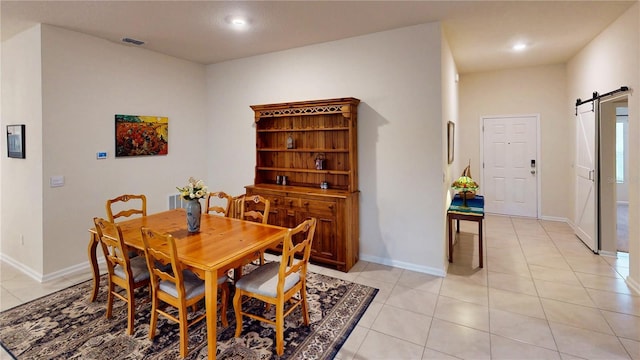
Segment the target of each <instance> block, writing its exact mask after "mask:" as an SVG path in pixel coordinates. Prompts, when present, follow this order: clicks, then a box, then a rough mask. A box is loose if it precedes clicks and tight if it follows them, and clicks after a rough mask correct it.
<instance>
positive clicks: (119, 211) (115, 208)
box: [105, 194, 147, 258]
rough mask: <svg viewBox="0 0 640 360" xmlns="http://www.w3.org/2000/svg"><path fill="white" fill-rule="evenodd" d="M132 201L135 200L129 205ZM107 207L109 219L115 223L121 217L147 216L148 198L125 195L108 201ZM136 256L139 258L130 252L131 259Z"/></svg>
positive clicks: (133, 252)
mask: <svg viewBox="0 0 640 360" xmlns="http://www.w3.org/2000/svg"><path fill="white" fill-rule="evenodd" d="M130 200H133V201H132V203H129V201H130ZM136 202H137V203H138V204H139V206H138V207H134V206H135V205H134V204H135V203H136ZM128 206H130V208H128V209H126V207H128ZM105 207H106V209H107V219H109V221H111V222H115V221H116V219H117V218H120V217H129V216H133V215H142V216H147V197H146V196H145V195H131V194H124V195H120V196H118V197H116V198H114V199H109V200H107V204H106V206H105ZM114 212H115V214H114ZM136 256H138V252H137V251H135V250H129V257H131V258H133V257H136Z"/></svg>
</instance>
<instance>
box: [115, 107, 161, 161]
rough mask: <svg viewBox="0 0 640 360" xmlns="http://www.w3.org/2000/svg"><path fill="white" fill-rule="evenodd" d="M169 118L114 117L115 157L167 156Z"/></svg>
mask: <svg viewBox="0 0 640 360" xmlns="http://www.w3.org/2000/svg"><path fill="white" fill-rule="evenodd" d="M168 152H169V118H167V117H161V116H140V115H116V157H123V156H145V155H167V153H168Z"/></svg>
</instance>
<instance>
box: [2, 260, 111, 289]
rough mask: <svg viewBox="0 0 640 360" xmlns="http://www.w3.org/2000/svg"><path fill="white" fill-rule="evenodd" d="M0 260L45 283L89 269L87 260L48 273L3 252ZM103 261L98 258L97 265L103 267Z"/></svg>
mask: <svg viewBox="0 0 640 360" xmlns="http://www.w3.org/2000/svg"><path fill="white" fill-rule="evenodd" d="M0 261H3V262H5V263H7V264H9V265H11V266H12V267H13V268H15V269H16V270H18V271H20V272H22V273H23V274H25V275H27V276H29V277H30V278H32V279H33V280H35V281H37V282H39V283H46V282H49V281H53V280H58V279H60V278H63V277H65V276H74V275H77V274H82V273H86V272H88V271H90V270H91V266H90V265H89V262H88V261H86V262H82V263H80V264H76V265H73V266H70V267H67V268H64V269H61V270H58V271H54V272H52V273H50V274H46V275H43V274H41V273H39V272H37V271H35V270H33V269H32V268H30V267H28V266H27V265H25V264H23V263H21V262H20V261H17V260H16V259H14V258H12V257H10V256H7V255H5V254H0ZM105 262H106V260H105V259H104V258H98V266H99V267H100V268H103V267H104V266H103V265H104V264H105Z"/></svg>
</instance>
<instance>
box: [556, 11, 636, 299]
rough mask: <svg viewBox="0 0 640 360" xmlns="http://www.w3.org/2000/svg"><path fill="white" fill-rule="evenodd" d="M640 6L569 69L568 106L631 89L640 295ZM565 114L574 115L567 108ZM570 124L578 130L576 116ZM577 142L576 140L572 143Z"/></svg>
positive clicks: (632, 237) (632, 235)
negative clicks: (623, 87) (627, 88)
mask: <svg viewBox="0 0 640 360" xmlns="http://www.w3.org/2000/svg"><path fill="white" fill-rule="evenodd" d="M638 64H640V4H638V3H636V4H635V5H633V6H632V7H631V8H630V9H629V10H628V11H627V12H625V13H624V14H623V15H622V16H621V17H620V18H619V19H617V20H616V21H615V22H614V23H613V24H611V25H610V26H609V27H608V28H607V29H606V30H605V31H603V32H602V33H601V34H600V35H598V36H597V37H596V38H595V39H594V40H592V41H591V42H590V43H589V45H588V46H586V47H585V48H584V49H583V50H582V51H580V53H578V54H577V55H576V56H574V57H573V58H572V59H571V60H570V61H569V63H568V65H567V83H568V98H569V99H568V103H569V102H571V101H573V102H574V103H575V99H576V98H582V99H588V98H590V97H591V94H592V93H593V92H594V91H597V92H599V93H601V94H603V93H606V92H609V91H611V90H614V89H617V88H619V87H620V86H623V85H624V86H629V87H630V88H631V89H632V90H633V91H632V92H631V93H630V95H629V219H630V221H629V264H630V269H629V277H628V278H627V280H628V282H629V283H630V284H632V286H634V287H635V288H636V290H638V291H640V261H639V260H640V223H639V222H638V221H633V219H638V218H640V98H639V96H638V93H637V91H638V90H639V89H640V69H639V67H638ZM566 111H567V112H568V111H573V108H572V107H571V108H569V106H567V109H566ZM567 120H570V121H571V122H572V126H575V119H574V117H573V116H569V117H567ZM572 141H573V142H575V139H572Z"/></svg>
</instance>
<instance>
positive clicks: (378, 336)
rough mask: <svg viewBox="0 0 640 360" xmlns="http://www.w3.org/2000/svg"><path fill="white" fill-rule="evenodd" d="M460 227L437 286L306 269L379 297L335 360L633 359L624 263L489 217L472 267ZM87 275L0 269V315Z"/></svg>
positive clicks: (523, 222)
mask: <svg viewBox="0 0 640 360" xmlns="http://www.w3.org/2000/svg"><path fill="white" fill-rule="evenodd" d="M461 227H462V229H461V233H460V236H459V238H458V244H457V245H456V247H455V252H454V262H453V263H452V264H450V266H449V269H448V274H447V276H446V277H445V278H441V277H437V276H431V275H427V274H422V273H417V272H413V271H408V270H403V269H399V268H394V267H390V266H384V265H379V264H375V263H367V262H364V261H360V262H359V263H358V264H356V266H354V268H353V269H352V270H351V271H350V272H349V273H342V272H338V271H333V270H330V269H326V268H322V267H318V266H311V269H310V270H311V271H314V272H318V273H323V274H327V275H331V276H334V277H338V278H342V279H345V280H349V281H353V282H357V283H362V284H365V285H369V286H373V287H376V288H378V289H380V291H379V292H378V295H377V296H376V298H375V299H374V301H373V303H372V304H371V305H370V306H369V309H368V310H367V312H366V313H365V315H364V316H363V317H362V319H361V320H360V322H359V323H358V325H357V326H356V328H355V329H354V331H353V332H352V333H351V335H350V336H349V338H348V339H347V342H346V343H345V344H344V346H343V347H342V349H341V350H340V352H339V353H338V355H337V357H336V359H339V360H347V359H403V360H404V359H618V358H620V359H638V360H640V295H639V294H637V293H634V292H633V290H631V289H630V288H628V287H627V285H626V283H625V282H624V280H623V279H624V276H626V275H627V274H628V272H629V269H628V263H629V259H628V256H626V255H625V254H620V255H619V257H618V258H617V259H614V258H608V257H604V256H598V255H594V254H593V253H591V252H590V251H589V250H588V249H587V248H586V246H584V245H583V244H582V243H581V242H580V241H579V240H578V239H577V238H576V237H575V236H574V235H573V232H572V230H571V228H570V227H569V226H568V225H566V224H564V223H558V222H549V221H539V220H533V219H522V218H511V217H501V216H487V219H486V221H485V231H486V234H485V239H486V241H485V244H486V248H485V268H484V269H480V268H478V249H477V247H478V243H477V242H478V241H477V225H476V224H475V223H471V222H464V221H463V222H461ZM89 277H90V276H89V274H88V273H87V274H80V275H77V276H74V277H65V278H63V279H60V280H58V281H55V282H50V283H46V284H40V283H38V282H35V281H33V280H31V279H30V278H29V277H27V276H26V275H23V274H22V273H20V272H19V271H16V270H15V269H13V268H12V267H11V266H8V265H6V264H0V290H1V293H0V310H4V309H8V308H11V307H13V306H15V305H18V304H21V303H23V302H27V301H30V300H32V299H35V298H37V297H40V296H43V295H45V294H48V293H51V292H53V291H57V290H59V289H62V288H65V287H68V286H70V285H73V284H75V283H78V282H80V281H83V280H86V279H88V278H89ZM8 358H9V356H8V355H7V354H6V353H4V352H0V359H8Z"/></svg>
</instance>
